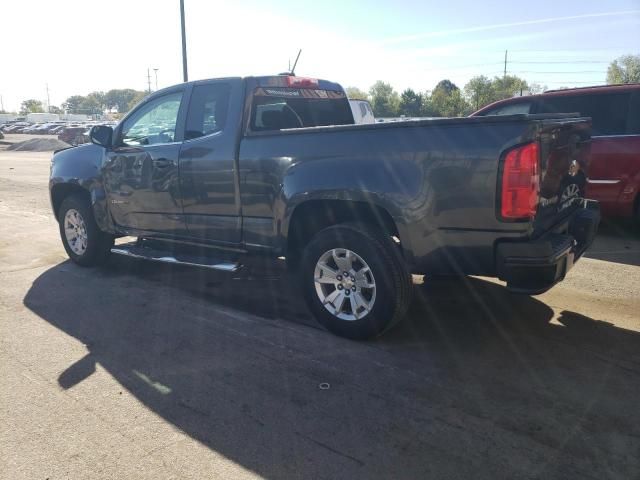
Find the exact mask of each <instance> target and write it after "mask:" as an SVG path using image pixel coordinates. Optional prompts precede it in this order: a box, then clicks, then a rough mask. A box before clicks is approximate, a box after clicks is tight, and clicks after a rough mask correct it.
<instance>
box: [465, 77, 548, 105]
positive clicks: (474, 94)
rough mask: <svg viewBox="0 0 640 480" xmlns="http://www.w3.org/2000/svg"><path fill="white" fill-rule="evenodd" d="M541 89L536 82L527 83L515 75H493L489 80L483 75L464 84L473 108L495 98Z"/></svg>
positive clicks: (499, 98) (490, 101)
mask: <svg viewBox="0 0 640 480" xmlns="http://www.w3.org/2000/svg"><path fill="white" fill-rule="evenodd" d="M542 90H543V87H541V86H540V85H538V84H533V85H531V86H530V85H528V84H527V82H526V80H524V79H522V78H519V77H516V76H515V75H505V76H504V77H493V80H489V79H488V78H487V77H485V76H484V75H481V76H479V77H473V78H472V79H471V80H469V82H468V83H467V84H466V85H465V86H464V95H465V97H466V98H467V100H468V102H469V103H470V107H471V108H472V109H473V110H478V109H479V108H481V107H484V106H485V105H488V104H490V103H492V102H495V101H497V100H502V99H505V98H511V97H513V96H514V95H520V94H524V93H525V92H526V93H527V94H529V93H539V92H540V91H542Z"/></svg>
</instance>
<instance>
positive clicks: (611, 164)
mask: <svg viewBox="0 0 640 480" xmlns="http://www.w3.org/2000/svg"><path fill="white" fill-rule="evenodd" d="M574 112H579V113H580V115H582V116H585V117H591V119H592V122H593V128H592V133H591V134H592V144H591V161H590V163H589V171H588V173H589V178H588V179H587V184H586V196H587V197H588V198H593V199H594V200H598V201H599V202H600V206H601V208H602V213H603V214H605V215H609V216H619V217H631V216H634V215H635V217H636V219H638V220H639V221H640V194H639V192H640V84H631V85H608V86H602V87H586V88H573V89H567V90H550V91H547V92H545V93H543V94H540V95H531V96H527V97H515V98H509V99H507V100H501V101H499V102H495V103H492V104H491V105H488V106H486V107H484V108H481V109H480V110H478V111H477V112H475V113H472V114H471V115H472V116H478V115H512V114H516V113H574Z"/></svg>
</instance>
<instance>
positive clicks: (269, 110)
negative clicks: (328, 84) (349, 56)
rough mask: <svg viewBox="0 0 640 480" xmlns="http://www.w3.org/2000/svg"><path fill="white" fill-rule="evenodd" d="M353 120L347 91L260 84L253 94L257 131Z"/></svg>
mask: <svg viewBox="0 0 640 480" xmlns="http://www.w3.org/2000/svg"><path fill="white" fill-rule="evenodd" d="M353 123H354V121H353V114H352V113H351V107H350V106H349V100H348V99H347V96H346V95H345V93H344V92H340V91H335V90H321V89H310V88H300V89H298V88H278V87H258V88H256V89H255V91H254V94H253V103H252V106H251V120H250V129H251V130H252V131H254V132H264V131H273V130H285V129H290V128H305V127H320V126H328V125H352V124H353Z"/></svg>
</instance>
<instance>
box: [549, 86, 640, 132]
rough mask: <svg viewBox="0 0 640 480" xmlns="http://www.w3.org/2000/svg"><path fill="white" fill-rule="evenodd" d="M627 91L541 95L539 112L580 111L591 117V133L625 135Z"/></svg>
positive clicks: (628, 95)
mask: <svg viewBox="0 0 640 480" xmlns="http://www.w3.org/2000/svg"><path fill="white" fill-rule="evenodd" d="M630 100H631V98H630V94H629V93H613V94H600V95H576V96H557V97H555V96H554V97H543V98H542V99H541V104H540V113H574V112H577V113H580V115H582V116H584V117H591V119H592V125H593V128H592V135H594V136H598V135H625V134H626V133H628V132H627V118H628V116H629V103H630Z"/></svg>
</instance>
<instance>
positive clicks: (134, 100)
mask: <svg viewBox="0 0 640 480" xmlns="http://www.w3.org/2000/svg"><path fill="white" fill-rule="evenodd" d="M147 95H148V94H147V92H139V91H138V92H136V94H135V95H134V96H133V98H132V99H131V100H130V101H129V103H128V104H127V108H126V109H125V110H123V111H122V112H121V113H127V112H128V111H129V110H131V109H132V108H133V107H135V106H136V105H137V104H138V103H140V102H141V101H142V100H143V99H144V97H146V96H147Z"/></svg>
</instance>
